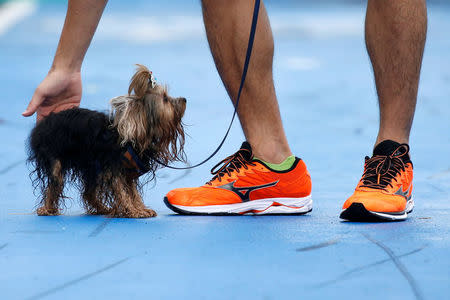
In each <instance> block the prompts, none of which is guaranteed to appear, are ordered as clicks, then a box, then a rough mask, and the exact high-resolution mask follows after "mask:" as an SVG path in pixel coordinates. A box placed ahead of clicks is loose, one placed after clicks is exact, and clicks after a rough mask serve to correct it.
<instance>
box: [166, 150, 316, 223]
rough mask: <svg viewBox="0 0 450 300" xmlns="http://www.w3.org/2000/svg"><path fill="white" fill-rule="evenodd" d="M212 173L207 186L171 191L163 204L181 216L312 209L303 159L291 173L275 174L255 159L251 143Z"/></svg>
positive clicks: (221, 163)
mask: <svg viewBox="0 0 450 300" xmlns="http://www.w3.org/2000/svg"><path fill="white" fill-rule="evenodd" d="M219 166H220V167H219ZM217 168H218V169H217ZM216 169H217V170H216ZM211 173H212V174H213V175H214V177H213V178H212V179H211V180H210V181H209V182H207V183H206V184H205V185H203V186H200V187H196V188H181V189H175V190H172V191H170V192H169V193H168V194H167V195H166V197H165V198H164V202H165V203H166V205H167V206H168V207H169V208H170V209H171V210H173V211H175V212H177V213H180V214H199V215H204V214H209V215H244V214H255V215H263V214H305V213H308V212H310V211H311V210H312V200H311V177H310V175H309V173H308V171H307V169H306V165H305V163H304V162H303V161H302V160H301V159H300V158H297V157H296V158H295V162H294V164H293V165H292V167H291V168H289V169H288V170H286V171H276V170H273V169H271V168H270V167H269V166H267V165H266V164H265V163H264V162H262V161H260V160H257V159H255V158H254V157H253V154H252V149H251V147H250V144H249V143H247V142H244V143H243V144H242V146H241V149H240V150H239V151H238V152H236V153H235V154H233V155H231V156H229V157H227V158H225V159H224V160H223V161H221V162H220V163H219V164H217V165H216V166H215V167H214V168H213V169H212V170H211Z"/></svg>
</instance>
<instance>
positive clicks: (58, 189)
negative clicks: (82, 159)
mask: <svg viewBox="0 0 450 300" xmlns="http://www.w3.org/2000/svg"><path fill="white" fill-rule="evenodd" d="M63 189H64V177H63V174H62V170H61V162H60V161H59V160H57V161H55V162H54V163H53V166H52V174H51V176H50V178H48V186H47V188H46V190H45V195H44V199H43V203H42V206H41V207H39V208H38V209H37V211H36V212H37V214H38V215H39V216H57V215H59V200H60V198H61V197H62V193H63Z"/></svg>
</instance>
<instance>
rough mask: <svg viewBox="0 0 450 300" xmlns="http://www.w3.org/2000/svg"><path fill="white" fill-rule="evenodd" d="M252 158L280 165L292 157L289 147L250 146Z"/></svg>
mask: <svg viewBox="0 0 450 300" xmlns="http://www.w3.org/2000/svg"><path fill="white" fill-rule="evenodd" d="M252 151H253V156H254V157H257V158H258V159H259V160H262V161H264V162H268V163H271V164H281V163H282V162H284V161H285V160H286V158H288V157H289V156H291V155H292V152H291V150H290V149H289V146H281V145H273V146H272V145H256V146H254V145H253V144H252Z"/></svg>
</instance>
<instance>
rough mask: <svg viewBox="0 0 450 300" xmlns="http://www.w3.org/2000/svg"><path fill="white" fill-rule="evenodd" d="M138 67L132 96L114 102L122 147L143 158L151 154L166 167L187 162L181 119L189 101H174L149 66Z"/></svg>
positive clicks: (131, 84) (133, 82)
mask: <svg viewBox="0 0 450 300" xmlns="http://www.w3.org/2000/svg"><path fill="white" fill-rule="evenodd" d="M137 66H138V68H137V71H136V73H135V74H134V75H133V77H132V78H131V83H130V87H129V89H128V95H126V96H120V97H116V98H114V99H112V100H111V107H112V116H113V120H114V121H113V126H114V127H115V128H116V129H117V131H118V133H119V135H120V139H121V141H120V143H121V144H122V145H123V146H124V145H126V144H127V143H131V144H132V145H133V147H134V148H135V150H136V151H137V152H138V153H139V154H143V153H144V152H151V153H153V155H154V156H155V157H156V158H157V159H158V160H159V161H160V162H163V163H168V162H170V161H174V160H184V151H183V147H184V129H183V123H182V121H181V118H182V117H183V115H184V111H185V109H186V99H185V98H181V97H180V98H173V97H170V96H169V95H168V93H167V87H166V86H161V85H159V84H156V81H155V79H154V77H153V75H152V73H151V72H150V71H149V70H148V69H147V68H146V67H145V66H143V65H137Z"/></svg>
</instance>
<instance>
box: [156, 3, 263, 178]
mask: <svg viewBox="0 0 450 300" xmlns="http://www.w3.org/2000/svg"><path fill="white" fill-rule="evenodd" d="M260 3H261V0H255V8H254V9H253V19H252V26H251V29H250V36H249V38H248V46H247V54H246V56H245V63H244V69H243V70H242V77H241V84H240V86H239V91H238V95H237V98H236V104H235V105H234V113H233V117H232V118H231V122H230V125H229V126H228V129H227V132H226V133H225V136H224V137H223V139H222V141H221V142H220V144H219V146H218V147H217V149H216V150H214V152H213V153H211V155H210V156H208V157H207V158H206V159H205V160H203V161H201V162H199V163H198V164H196V165H193V166H189V167H172V166H169V165H166V164H163V163H161V162H159V161H157V162H158V163H159V164H161V165H163V166H165V167H166V168H169V169H175V170H187V169H193V168H196V167H198V166H201V165H203V164H204V163H206V162H207V161H208V160H210V159H211V158H213V157H214V155H216V154H217V152H219V150H220V148H222V146H223V144H224V143H225V140H226V139H227V137H228V134H229V133H230V130H231V126H232V125H233V122H234V119H235V117H236V113H237V108H238V105H239V100H240V98H241V93H242V90H243V88H244V83H245V78H246V77H247V70H248V66H249V64H250V57H251V56H252V49H253V42H254V40H255V33H256V24H257V22H258V14H259V6H260Z"/></svg>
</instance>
